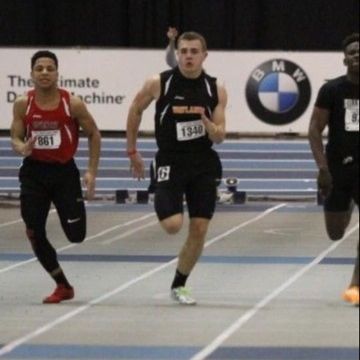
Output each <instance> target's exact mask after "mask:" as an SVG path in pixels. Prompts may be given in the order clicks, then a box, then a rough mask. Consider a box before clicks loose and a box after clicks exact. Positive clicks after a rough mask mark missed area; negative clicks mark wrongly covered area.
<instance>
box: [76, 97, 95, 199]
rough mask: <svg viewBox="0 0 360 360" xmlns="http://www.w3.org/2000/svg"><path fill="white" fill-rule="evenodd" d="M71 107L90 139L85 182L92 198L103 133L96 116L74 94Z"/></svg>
mask: <svg viewBox="0 0 360 360" xmlns="http://www.w3.org/2000/svg"><path fill="white" fill-rule="evenodd" d="M70 108H71V115H72V117H73V118H75V119H76V120H77V121H78V124H79V126H80V127H81V129H82V130H83V131H84V133H85V135H86V136H87V137H88V140H89V165H88V170H87V172H86V173H85V174H84V183H85V186H86V188H87V197H88V198H89V199H92V198H93V197H94V195H95V182H96V175H97V171H98V167H99V158H100V150H101V135H100V131H99V129H98V127H97V125H96V123H95V120H94V118H93V117H92V115H91V114H90V113H89V111H88V109H87V108H86V105H85V104H84V102H83V101H82V100H81V99H80V98H78V97H76V96H72V97H71V100H70Z"/></svg>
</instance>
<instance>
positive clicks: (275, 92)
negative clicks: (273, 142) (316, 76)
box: [246, 59, 311, 125]
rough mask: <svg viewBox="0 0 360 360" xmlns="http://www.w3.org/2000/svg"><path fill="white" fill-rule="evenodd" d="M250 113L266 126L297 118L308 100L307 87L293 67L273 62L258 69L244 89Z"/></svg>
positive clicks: (301, 72)
mask: <svg viewBox="0 0 360 360" xmlns="http://www.w3.org/2000/svg"><path fill="white" fill-rule="evenodd" d="M246 99H247V102H248V105H249V107H250V109H251V111H252V112H253V114H254V115H255V116H256V117H257V118H258V119H260V120H261V121H263V122H265V123H267V124H270V125H286V124H290V123H292V122H294V121H295V120H296V119H298V118H299V117H300V116H301V115H302V114H303V113H304V112H305V111H306V109H307V107H308V106H309V103H310V99H311V85H310V81H309V78H308V76H307V75H306V73H305V71H304V70H303V69H302V68H301V67H300V66H298V65H297V64H295V63H293V62H291V61H288V60H283V59H274V60H270V61H267V62H265V63H263V64H261V65H260V66H258V67H257V68H256V69H255V70H254V71H253V72H252V74H251V76H250V78H249V80H248V82H247V86H246Z"/></svg>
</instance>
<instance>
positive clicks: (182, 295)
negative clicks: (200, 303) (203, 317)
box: [171, 287, 196, 306]
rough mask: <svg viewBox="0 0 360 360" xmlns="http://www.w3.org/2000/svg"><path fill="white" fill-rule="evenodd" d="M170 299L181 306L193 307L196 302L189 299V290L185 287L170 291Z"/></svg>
mask: <svg viewBox="0 0 360 360" xmlns="http://www.w3.org/2000/svg"><path fill="white" fill-rule="evenodd" d="M171 298H172V299H173V300H175V301H176V302H178V303H179V304H181V305H188V306H194V305H196V300H195V299H193V298H192V297H191V293H190V290H189V289H187V288H186V287H179V288H176V289H172V290H171Z"/></svg>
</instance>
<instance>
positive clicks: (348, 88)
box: [316, 76, 359, 163]
mask: <svg viewBox="0 0 360 360" xmlns="http://www.w3.org/2000/svg"><path fill="white" fill-rule="evenodd" d="M316 106H317V107H320V108H325V109H328V110H329V111H330V120H329V141H328V144H327V149H326V150H327V151H326V152H327V156H328V159H329V160H330V161H334V162H337V163H339V162H340V163H343V162H344V161H345V162H346V161H347V159H351V158H352V159H354V160H356V161H358V160H359V85H357V84H353V83H351V82H350V81H349V80H348V79H347V77H346V76H341V77H339V78H336V79H334V80H331V81H329V82H328V83H326V84H325V85H323V86H322V88H321V89H320V91H319V95H318V99H317V101H316Z"/></svg>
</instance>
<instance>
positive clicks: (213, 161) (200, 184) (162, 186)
mask: <svg viewBox="0 0 360 360" xmlns="http://www.w3.org/2000/svg"><path fill="white" fill-rule="evenodd" d="M153 167H154V169H153V171H152V173H153V179H152V188H153V189H154V191H155V210H156V213H157V215H158V218H159V219H160V221H162V220H165V219H167V218H169V217H171V216H174V215H177V214H183V213H184V200H185V199H186V203H187V206H188V210H189V216H190V218H202V219H209V220H210V219H211V218H212V217H213V216H214V213H215V208H216V198H217V186H218V185H219V183H220V181H221V178H222V166H221V161H220V159H219V156H218V154H217V153H216V152H215V151H213V150H210V151H208V152H206V153H203V154H169V153H162V152H159V153H158V154H157V155H156V160H155V162H154V164H153Z"/></svg>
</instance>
